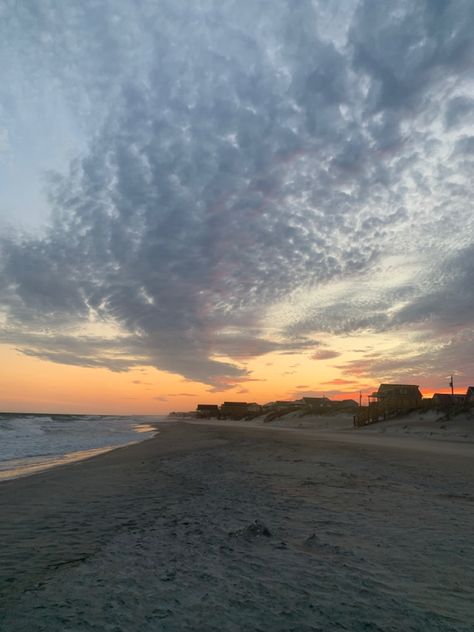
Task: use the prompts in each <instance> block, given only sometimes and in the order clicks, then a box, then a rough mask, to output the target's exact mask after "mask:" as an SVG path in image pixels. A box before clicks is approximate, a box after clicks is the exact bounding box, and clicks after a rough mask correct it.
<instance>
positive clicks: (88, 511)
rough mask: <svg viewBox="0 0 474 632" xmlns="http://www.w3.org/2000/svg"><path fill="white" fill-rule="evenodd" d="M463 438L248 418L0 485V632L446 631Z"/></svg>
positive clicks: (472, 514) (458, 609)
mask: <svg viewBox="0 0 474 632" xmlns="http://www.w3.org/2000/svg"><path fill="white" fill-rule="evenodd" d="M473 457H474V445H473V444H470V443H461V442H455V441H431V442H429V441H426V440H422V439H416V438H410V437H385V436H379V435H375V434H374V433H372V434H370V433H364V432H357V433H352V434H351V433H346V434H344V432H340V433H339V434H338V433H337V432H334V433H328V432H326V433H323V432H319V433H318V432H312V431H310V430H308V429H304V428H303V429H298V428H275V427H271V428H269V427H258V426H257V425H256V424H255V425H252V424H247V425H245V422H242V423H236V424H231V423H227V424H226V423H222V422H219V423H217V422H216V423H214V424H211V423H202V422H200V423H178V422H177V423H170V424H164V425H162V426H160V431H159V434H158V435H157V436H156V437H155V438H153V439H149V440H147V441H144V442H142V443H139V444H135V445H131V446H128V447H125V448H120V449H117V450H114V451H112V452H108V453H107V454H103V455H100V456H97V457H94V458H91V459H89V460H86V461H80V462H77V463H73V464H69V465H64V466H61V467H57V468H54V469H51V470H48V471H45V472H42V473H40V474H35V475H33V476H28V477H25V478H20V479H17V480H10V481H4V482H1V483H0V505H1V507H2V511H1V515H0V541H1V564H0V629H1V630H2V632H17V631H18V632H19V631H23V630H24V631H26V630H28V632H30V631H41V630H45V631H46V630H48V631H51V632H55V631H62V632H63V631H66V630H70V631H74V632H75V631H76V630H77V631H80V630H97V631H99V630H100V631H102V630H114V631H119V630H124V631H125V630H130V631H135V630H136V631H139V630H140V631H148V630H150V631H152V630H154V631H155V630H173V631H174V630H176V631H177V630H202V631H207V630H208V631H213V630H216V631H217V630H272V631H273V630H282V631H283V630H295V631H296V630H298V631H306V630H308V631H309V630H354V631H358V630H374V631H376V630H383V631H387V630H404V631H406V630H413V631H422V630H426V631H430V632H431V631H433V630H435V631H436V630H440V631H441V630H442V631H448V630H453V631H454V630H456V631H461V632H463V631H466V632H467V631H468V630H469V631H471V630H472V620H474V605H473V604H474V590H473V586H474V542H473V538H472V524H473V518H474V489H473V483H472V481H473V480H474V477H473V474H474V459H473Z"/></svg>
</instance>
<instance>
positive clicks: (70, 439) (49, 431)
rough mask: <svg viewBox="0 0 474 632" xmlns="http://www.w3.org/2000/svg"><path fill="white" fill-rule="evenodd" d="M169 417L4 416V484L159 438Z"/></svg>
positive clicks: (0, 466)
mask: <svg viewBox="0 0 474 632" xmlns="http://www.w3.org/2000/svg"><path fill="white" fill-rule="evenodd" d="M163 419H164V418H163V417H140V416H138V417H137V416H133V417H125V416H111V415H56V414H51V415H45V414H33V413H31V414H30V413H28V414H21V413H0V481H1V480H6V479H10V478H18V477H20V476H26V475H29V474H34V473H36V472H40V471H43V470H45V469H49V468H51V467H56V466H58V465H62V464H64V463H70V462H73V461H79V460H82V459H85V458H88V457H90V456H95V455H97V454H100V453H102V452H108V451H109V450H112V449H114V448H118V447H120V446H124V445H127V444H130V443H136V442H137V441H143V440H144V439H148V438H150V437H152V436H153V435H154V434H156V432H157V430H156V428H155V427H154V426H152V425H151V423H153V424H155V423H156V422H160V421H163Z"/></svg>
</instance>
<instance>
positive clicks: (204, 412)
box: [196, 404, 219, 419]
mask: <svg viewBox="0 0 474 632" xmlns="http://www.w3.org/2000/svg"><path fill="white" fill-rule="evenodd" d="M196 415H197V417H198V418H199V419H211V418H212V417H218V416H219V406H218V405H217V404H198V405H197V408H196Z"/></svg>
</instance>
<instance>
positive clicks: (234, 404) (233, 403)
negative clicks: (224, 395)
mask: <svg viewBox="0 0 474 632" xmlns="http://www.w3.org/2000/svg"><path fill="white" fill-rule="evenodd" d="M248 405H249V404H247V402H224V403H223V406H241V407H244V406H245V407H247V406H248Z"/></svg>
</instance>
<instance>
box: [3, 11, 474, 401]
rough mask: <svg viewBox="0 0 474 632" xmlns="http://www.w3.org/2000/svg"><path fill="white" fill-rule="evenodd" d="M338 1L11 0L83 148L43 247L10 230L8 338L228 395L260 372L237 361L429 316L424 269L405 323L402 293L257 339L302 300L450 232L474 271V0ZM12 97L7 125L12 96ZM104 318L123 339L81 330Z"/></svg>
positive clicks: (43, 351) (20, 38) (8, 52)
mask: <svg viewBox="0 0 474 632" xmlns="http://www.w3.org/2000/svg"><path fill="white" fill-rule="evenodd" d="M340 6H341V5H340V3H338V2H332V3H331V2H329V3H328V2H322V3H318V2H316V1H313V2H312V1H310V0H301V1H299V2H287V1H283V0H271V1H270V0H252V1H250V0H242V1H241V2H239V3H237V2H234V1H231V0H224V1H222V0H221V1H219V2H218V1H217V0H203V1H202V2H199V3H188V2H184V1H179V0H178V1H177V0H174V1H173V2H171V0H161V1H160V2H149V1H147V0H141V1H140V2H127V1H125V0H117V1H116V2H104V3H100V4H97V3H96V2H92V0H85V1H83V2H80V3H79V2H70V3H62V2H54V1H52V2H49V3H47V4H42V5H41V6H33V5H30V4H29V3H23V4H22V6H21V7H18V5H17V4H16V3H6V4H4V6H3V10H2V13H3V15H2V24H3V27H2V28H3V29H5V33H4V35H5V37H4V38H3V39H2V41H3V44H2V47H3V53H4V56H5V57H6V58H7V59H9V60H11V62H12V67H14V68H15V69H16V70H17V71H23V74H25V75H26V76H27V77H28V80H29V84H31V86H32V87H30V88H27V89H30V90H31V91H34V90H36V89H39V88H38V86H40V85H46V86H50V85H54V89H55V91H56V93H58V94H60V95H61V98H62V99H63V100H64V103H65V104H66V107H67V108H68V109H69V111H70V112H71V113H72V114H71V116H74V117H75V119H76V120H77V125H78V128H79V129H80V130H81V131H80V134H81V140H82V143H83V145H84V147H86V149H85V150H83V151H82V152H81V153H79V154H78V156H77V157H76V158H75V159H74V160H72V162H71V164H70V167H69V170H68V171H67V172H64V173H62V174H51V175H50V176H49V198H50V203H51V209H52V213H51V219H50V223H49V226H48V227H47V229H46V230H45V232H44V234H42V235H41V236H39V237H32V236H24V235H23V236H18V235H17V236H15V235H4V236H3V238H2V241H1V259H0V265H1V283H0V298H1V301H2V306H3V311H4V319H5V332H6V333H5V334H4V336H3V338H2V340H4V341H8V342H9V343H10V344H16V345H17V346H18V347H19V348H21V349H23V350H24V351H25V352H26V353H29V354H33V355H37V356H39V357H42V358H47V359H50V360H53V361H58V362H68V363H76V364H81V365H87V366H107V367H109V368H111V369H112V370H127V369H128V368H130V367H132V366H136V365H139V364H141V365H143V364H149V365H153V366H155V367H157V368H160V369H164V370H167V371H172V372H176V373H179V374H181V375H183V376H185V377H186V378H189V379H193V380H199V381H203V382H206V383H209V384H211V385H213V386H214V387H215V388H220V387H221V386H222V384H231V383H234V384H238V383H240V382H241V381H245V379H246V378H247V377H248V376H247V373H246V370H245V368H244V367H243V365H242V363H241V362H237V361H240V360H241V359H242V358H248V357H252V356H256V355H261V354H263V353H268V352H270V351H278V350H279V351H281V352H289V351H294V350H302V349H308V348H310V347H311V345H312V344H313V343H312V335H313V333H314V332H321V331H324V330H333V331H337V330H338V329H340V330H344V331H350V330H351V329H357V328H358V327H359V328H360V327H366V328H370V327H372V328H386V327H389V326H392V323H393V326H399V324H400V323H401V322H402V321H403V322H408V321H410V320H412V321H414V322H418V321H419V320H420V318H421V316H420V310H422V309H424V307H423V306H425V308H426V310H431V311H432V310H433V309H435V307H433V305H434V304H435V303H436V301H437V300H442V297H443V296H444V294H443V292H442V291H435V289H434V287H435V279H434V277H429V275H428V277H429V278H428V279H427V280H426V283H425V284H424V286H423V288H422V287H421V285H420V286H417V285H416V284H414V285H413V287H412V288H411V289H410V292H409V295H408V296H407V297H406V303H405V306H404V309H403V311H401V312H400V314H399V315H398V320H397V319H395V320H394V315H393V313H390V314H389V313H388V312H389V310H390V307H391V305H392V303H391V300H392V299H391V296H392V294H393V292H392V294H390V295H387V296H379V297H377V298H374V299H373V301H374V305H376V307H377V310H376V315H375V316H369V317H367V316H366V313H367V304H366V303H365V304H364V312H363V313H362V312H361V311H358V309H357V303H356V304H355V306H354V305H352V304H348V303H344V304H343V307H344V309H343V312H344V316H343V321H344V322H343V324H342V325H340V326H339V327H338V325H337V318H338V313H341V310H340V309H338V308H337V305H334V306H333V308H332V309H331V308H330V307H328V308H327V309H326V311H325V319H326V320H328V321H331V324H328V325H327V326H326V325H325V324H324V322H325V319H323V320H321V317H320V314H319V313H318V312H317V310H316V311H315V316H314V318H313V319H309V320H308V319H306V320H305V321H304V322H303V321H301V323H298V322H296V323H295V324H294V326H293V328H288V329H287V330H286V331H285V332H281V334H282V335H281V336H280V337H278V339H269V337H268V336H265V335H264V333H263V331H264V330H263V329H262V328H261V318H262V314H263V313H264V311H265V309H266V308H267V307H268V306H271V305H272V304H274V303H275V302H277V301H279V300H281V299H282V298H284V297H285V296H287V295H288V294H289V293H290V292H291V291H292V290H293V289H294V288H296V287H308V288H313V289H315V288H316V289H317V288H318V287H319V286H320V285H321V284H326V285H327V284H328V283H330V282H332V281H333V280H341V279H350V278H351V277H353V276H354V275H359V277H360V275H364V274H365V275H370V271H371V270H372V268H373V266H374V265H376V263H377V262H378V261H379V260H380V258H381V257H383V256H385V255H386V253H387V252H394V253H399V252H402V251H404V250H406V249H408V250H410V249H412V250H413V251H415V250H416V248H417V247H418V245H419V243H420V240H422V241H423V243H424V245H425V247H426V248H427V249H432V250H433V252H435V253H437V252H438V251H439V247H438V246H439V244H437V239H438V237H437V235H438V232H437V229H438V228H439V226H441V225H442V226H443V240H444V241H443V243H444V244H445V253H447V254H446V256H450V257H455V256H456V253H457V250H458V249H460V248H464V250H463V252H464V253H468V254H466V255H465V256H463V257H464V258H463V261H466V257H467V258H468V259H469V257H470V254H469V253H470V252H471V251H469V243H467V241H468V239H469V238H468V237H467V236H466V235H468V234H469V233H468V232H466V230H465V229H466V227H467V226H471V227H472V219H469V218H470V217H471V214H470V206H469V203H468V200H469V199H472V190H471V188H472V187H471V184H470V179H469V169H468V168H467V167H466V161H468V160H470V159H471V157H472V151H471V149H470V146H471V144H472V143H471V138H470V136H469V134H468V133H467V132H466V131H465V129H466V126H467V125H468V124H469V121H470V120H471V118H470V117H472V111H473V109H472V99H471V97H472V85H471V84H470V83H469V81H471V80H472V76H471V77H469V72H470V69H469V66H468V60H469V58H470V56H471V54H472V52H473V51H472V38H471V37H470V33H472V29H473V27H474V23H473V22H474V12H473V10H472V8H471V5H470V2H467V1H466V2H463V1H462V0H459V1H457V2H443V3H439V2H428V1H425V2H417V3H411V2H400V3H397V7H396V10H395V8H393V9H388V10H387V7H386V6H383V3H378V2H375V1H374V0H365V1H360V2H356V1H355V0H354V2H349V1H348V2H346V3H344V7H345V10H344V11H343V14H344V15H343V17H344V19H342V17H341V15H342V14H340ZM338 19H341V25H340V29H339V30H337V29H336V31H337V36H335V35H334V31H328V30H327V28H328V25H329V24H334V21H336V22H337V20H338ZM453 86H455V89H454V87H453ZM17 87H18V86H17ZM22 89H25V86H23V87H22ZM448 89H451V91H452V98H450V97H448V96H446V94H447V91H448ZM19 92H20V88H19V87H18V93H19ZM4 94H5V95H6V96H7V97H8V98H5V99H4V103H5V104H6V105H3V110H2V111H4V112H6V114H5V116H6V117H7V119H8V117H14V113H13V111H14V107H13V106H12V105H11V104H12V103H13V104H14V102H15V98H18V94H16V93H15V84H13V87H9V88H8V90H7V89H6V90H5V92H4ZM8 104H10V106H9V108H10V109H8V107H7V106H8ZM7 119H6V120H7ZM0 124H1V121H0ZM443 132H444V133H445V134H446V135H447V136H446V137H444V136H443V135H442V134H443ZM447 155H450V156H452V162H451V164H449V165H447V164H446V160H445V158H446V156H447ZM422 201H423V203H422ZM447 218H449V219H448V220H447ZM469 222H471V223H470V224H469ZM460 230H463V231H464V232H463V238H462V240H461V242H462V243H460V241H459V239H458V236H459V233H460ZM471 234H472V233H471ZM460 256H461V255H460ZM440 265H441V266H442V265H443V263H442V260H441V259H440ZM433 270H434V268H433ZM459 283H463V280H462V279H461V281H459ZM368 300H369V299H368ZM454 300H456V298H455V297H454ZM369 303H370V300H369ZM463 307H464V306H463ZM90 320H94V321H95V322H105V323H113V324H114V326H116V327H118V328H119V329H120V330H121V332H122V334H121V336H120V337H119V338H117V339H115V340H112V341H111V340H108V339H107V340H106V339H102V340H101V339H100V338H97V337H89V338H81V337H78V336H77V334H75V333H74V332H75V331H77V328H78V327H80V326H81V324H83V323H85V322H88V321H90ZM58 331H61V332H62V333H61V335H59V334H58V333H57V332H58Z"/></svg>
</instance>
